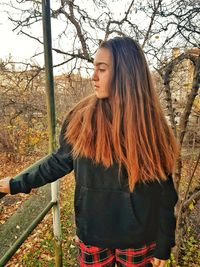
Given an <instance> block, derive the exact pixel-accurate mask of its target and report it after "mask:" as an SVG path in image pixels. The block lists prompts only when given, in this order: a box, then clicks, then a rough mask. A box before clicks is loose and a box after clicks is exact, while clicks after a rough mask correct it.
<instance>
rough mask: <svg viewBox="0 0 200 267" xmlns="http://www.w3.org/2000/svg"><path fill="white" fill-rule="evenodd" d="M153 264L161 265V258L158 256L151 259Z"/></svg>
mask: <svg viewBox="0 0 200 267" xmlns="http://www.w3.org/2000/svg"><path fill="white" fill-rule="evenodd" d="M151 264H152V265H153V267H160V260H159V259H157V258H153V259H152V260H151Z"/></svg>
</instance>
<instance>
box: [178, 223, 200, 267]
mask: <svg viewBox="0 0 200 267" xmlns="http://www.w3.org/2000/svg"><path fill="white" fill-rule="evenodd" d="M180 265H181V267H188V266H190V267H199V266H200V244H199V242H198V241H197V239H196V238H195V237H194V235H193V234H192V231H191V227H189V228H188V229H187V233H186V235H185V236H184V239H183V243H182V248H181V259H180Z"/></svg>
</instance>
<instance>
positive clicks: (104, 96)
mask: <svg viewBox="0 0 200 267" xmlns="http://www.w3.org/2000/svg"><path fill="white" fill-rule="evenodd" d="M96 97H97V98H98V99H104V98H108V95H102V94H98V93H96Z"/></svg>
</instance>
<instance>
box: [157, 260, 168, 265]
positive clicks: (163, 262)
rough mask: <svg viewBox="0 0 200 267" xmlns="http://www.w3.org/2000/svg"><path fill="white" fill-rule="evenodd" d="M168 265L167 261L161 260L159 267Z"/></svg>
mask: <svg viewBox="0 0 200 267" xmlns="http://www.w3.org/2000/svg"><path fill="white" fill-rule="evenodd" d="M166 263H167V261H166V260H161V261H160V265H159V267H165V265H166Z"/></svg>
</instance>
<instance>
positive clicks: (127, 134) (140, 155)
mask: <svg viewBox="0 0 200 267" xmlns="http://www.w3.org/2000/svg"><path fill="white" fill-rule="evenodd" d="M101 48H106V49H108V50H109V51H110V53H111V55H112V61H113V74H112V82H111V88H110V94H109V97H108V98H104V99H98V98H97V97H96V96H95V95H91V96H89V97H87V98H85V99H83V100H82V101H81V102H79V103H78V104H77V105H76V106H75V107H74V108H73V109H72V110H71V111H70V112H69V114H68V116H67V118H66V120H67V124H68V127H67V130H66V133H65V137H66V139H67V141H68V142H69V143H70V144H71V145H72V147H73V150H72V153H73V156H74V157H75V158H76V157H78V156H81V157H88V158H91V159H93V161H94V162H95V163H102V164H103V165H104V166H105V167H110V166H111V165H112V164H113V162H117V163H118V166H119V171H120V170H121V167H122V166H123V167H125V169H126V172H127V175H128V183H129V188H130V191H133V189H134V186H135V184H136V183H137V182H148V181H155V180H158V181H160V180H166V179H167V176H168V175H169V174H171V173H173V172H174V168H175V162H176V159H177V156H178V151H179V146H178V143H177V140H176V138H175V136H174V134H173V131H172V129H171V128H170V126H169V125H168V123H167V120H166V118H165V116H164V113H163V110H162V108H161V105H160V103H159V99H158V96H157V95H156V91H155V88H154V85H153V82H152V78H151V74H150V71H149V68H148V65H147V62H146V59H145V56H144V53H143V51H142V49H141V47H140V46H139V45H138V44H137V42H135V41H134V40H132V39H131V38H129V37H115V38H113V39H110V40H108V41H104V42H102V43H101V45H100V47H99V49H101Z"/></svg>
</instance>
